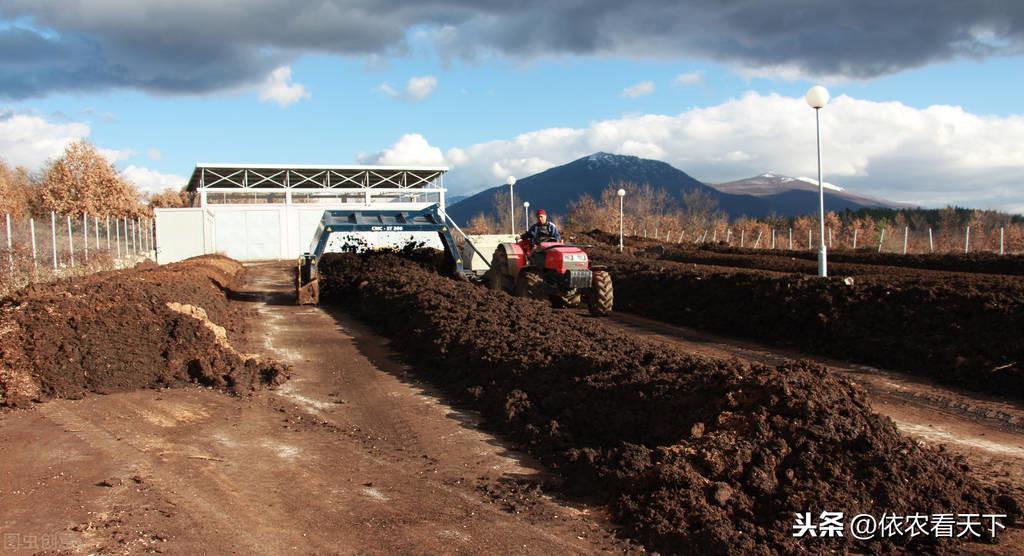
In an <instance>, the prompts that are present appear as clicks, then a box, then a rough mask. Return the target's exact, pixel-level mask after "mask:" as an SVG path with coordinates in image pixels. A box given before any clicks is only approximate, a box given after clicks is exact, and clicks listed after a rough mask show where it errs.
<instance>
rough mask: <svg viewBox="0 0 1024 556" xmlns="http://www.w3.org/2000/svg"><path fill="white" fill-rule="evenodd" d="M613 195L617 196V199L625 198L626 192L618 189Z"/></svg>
mask: <svg viewBox="0 0 1024 556" xmlns="http://www.w3.org/2000/svg"><path fill="white" fill-rule="evenodd" d="M615 193H616V194H618V196H619V197H625V196H626V190H625V189H620V190H618V191H616V192H615Z"/></svg>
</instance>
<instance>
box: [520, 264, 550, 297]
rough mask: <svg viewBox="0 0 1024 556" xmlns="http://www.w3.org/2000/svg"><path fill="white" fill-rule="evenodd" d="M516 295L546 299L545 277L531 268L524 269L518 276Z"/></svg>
mask: <svg viewBox="0 0 1024 556" xmlns="http://www.w3.org/2000/svg"><path fill="white" fill-rule="evenodd" d="M514 293H515V295H516V297H529V298H530V299H545V297H546V296H545V295H544V277H543V276H541V275H540V274H538V273H536V272H533V271H531V270H522V271H520V272H519V276H516V285H515V291H514Z"/></svg>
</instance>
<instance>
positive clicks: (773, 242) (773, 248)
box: [772, 228, 775, 251]
mask: <svg viewBox="0 0 1024 556" xmlns="http://www.w3.org/2000/svg"><path fill="white" fill-rule="evenodd" d="M774 250H775V228H772V251H774Z"/></svg>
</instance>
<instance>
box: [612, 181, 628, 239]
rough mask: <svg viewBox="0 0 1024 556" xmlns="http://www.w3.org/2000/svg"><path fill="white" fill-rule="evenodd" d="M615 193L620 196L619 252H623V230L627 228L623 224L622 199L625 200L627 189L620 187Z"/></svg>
mask: <svg viewBox="0 0 1024 556" xmlns="http://www.w3.org/2000/svg"><path fill="white" fill-rule="evenodd" d="M615 194H616V195H618V196H619V253H621V252H622V236H623V232H624V230H625V228H624V227H623V225H622V213H623V211H622V201H623V199H625V198H626V190H625V189H619V190H618V191H616V192H615Z"/></svg>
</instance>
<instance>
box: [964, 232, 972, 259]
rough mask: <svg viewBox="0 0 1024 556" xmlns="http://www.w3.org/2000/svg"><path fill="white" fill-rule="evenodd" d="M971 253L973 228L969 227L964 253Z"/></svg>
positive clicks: (965, 236) (965, 237)
mask: <svg viewBox="0 0 1024 556" xmlns="http://www.w3.org/2000/svg"><path fill="white" fill-rule="evenodd" d="M970 251H971V227H970V226H967V233H966V234H964V253H970Z"/></svg>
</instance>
